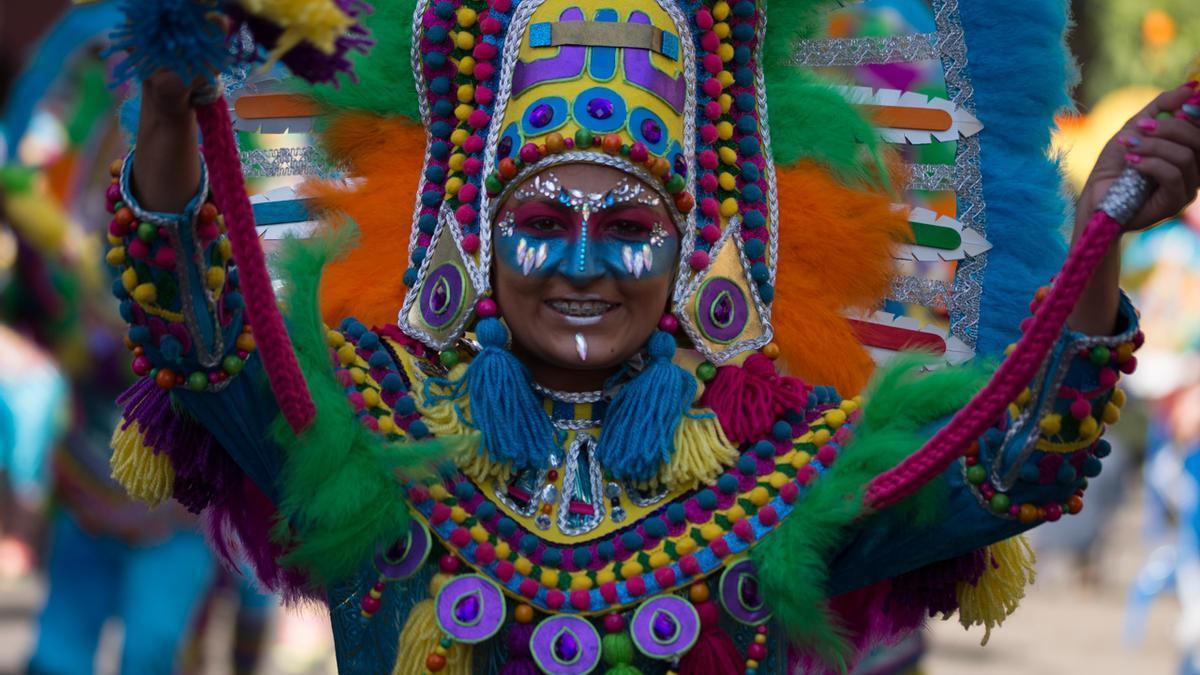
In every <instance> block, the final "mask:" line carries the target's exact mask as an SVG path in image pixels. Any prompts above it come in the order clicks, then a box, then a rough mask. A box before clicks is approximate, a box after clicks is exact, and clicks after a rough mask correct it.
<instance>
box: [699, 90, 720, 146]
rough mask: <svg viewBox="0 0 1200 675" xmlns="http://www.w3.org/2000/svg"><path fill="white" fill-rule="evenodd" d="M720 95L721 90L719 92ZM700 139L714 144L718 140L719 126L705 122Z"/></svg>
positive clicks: (708, 143) (701, 128)
mask: <svg viewBox="0 0 1200 675" xmlns="http://www.w3.org/2000/svg"><path fill="white" fill-rule="evenodd" d="M717 94H718V95H720V92H717ZM700 140H701V141H703V142H704V143H705V144H707V145H712V144H713V143H716V142H717V126H716V125H715V124H705V125H704V126H702V127H700Z"/></svg>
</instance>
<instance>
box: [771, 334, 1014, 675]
mask: <svg viewBox="0 0 1200 675" xmlns="http://www.w3.org/2000/svg"><path fill="white" fill-rule="evenodd" d="M930 362H931V358H930V357H929V356H928V355H926V354H905V355H901V356H898V357H896V358H895V359H894V360H893V361H892V362H891V363H890V364H889V365H888V366H887V367H886V369H884V370H882V371H881V372H879V373H878V374H877V375H876V376H875V378H874V379H873V380H872V384H871V386H870V387H869V388H868V390H867V393H866V394H865V395H864V400H865V401H866V403H865V407H864V408H863V413H862V416H861V418H860V419H859V421H858V423H857V424H856V425H855V427H854V435H853V437H852V440H851V442H850V443H848V444H847V446H846V447H845V448H844V449H843V450H842V451H841V453H840V454H839V455H838V458H837V462H836V463H835V464H834V465H833V467H832V468H831V469H830V470H829V471H826V472H825V473H824V474H822V475H821V476H820V477H819V478H817V479H816V481H814V482H813V483H812V487H811V488H809V490H808V492H807V494H806V495H804V496H803V497H801V499H800V501H798V502H797V506H796V509H795V511H793V512H792V513H791V515H789V516H788V518H787V520H785V521H784V522H783V523H782V524H781V525H780V526H779V527H778V528H777V529H776V530H775V532H773V533H772V534H771V536H769V537H766V538H765V539H763V540H762V541H761V542H760V543H759V544H758V545H756V546H755V547H754V548H753V549H751V551H750V557H751V559H752V560H753V561H754V565H755V567H756V568H757V573H758V580H759V584H760V586H761V587H762V596H763V597H764V598H766V599H767V602H768V603H769V604H770V605H771V609H772V611H773V612H774V617H775V619H776V625H779V626H782V627H784V629H785V630H787V631H788V634H787V637H788V639H789V640H790V641H791V642H793V643H794V644H797V645H798V646H801V647H803V648H805V649H808V650H810V651H811V652H813V653H814V654H816V655H817V656H818V657H820V658H821V659H822V660H823V661H824V662H825V663H826V665H828V666H829V667H831V668H835V669H837V670H838V671H840V672H845V671H846V664H847V659H848V658H849V657H850V656H851V655H853V647H852V645H851V644H850V642H849V640H848V636H847V635H846V634H845V631H844V630H843V629H842V627H841V626H839V625H838V623H837V622H836V620H835V618H834V617H833V616H832V615H831V614H830V612H829V609H828V606H827V604H826V599H827V598H826V586H827V582H828V580H829V562H830V561H831V560H833V558H834V557H835V555H836V554H837V553H838V552H839V551H840V550H841V549H842V548H843V547H844V546H845V545H846V544H847V543H848V542H849V541H850V539H851V538H852V537H853V535H854V532H855V531H856V529H857V528H858V527H861V525H862V523H861V522H860V521H862V519H863V518H865V517H867V516H869V515H871V513H870V511H869V510H868V509H867V508H866V506H865V505H864V504H863V499H862V496H863V492H864V490H865V489H866V486H867V484H868V483H870V482H871V480H872V479H873V478H875V476H877V475H879V474H880V473H883V472H884V471H886V470H888V469H890V468H892V467H893V466H895V465H897V464H898V463H900V461H901V460H903V459H904V458H906V457H908V456H909V455H910V454H912V453H913V452H914V451H916V450H917V449H918V448H920V447H921V446H922V445H923V444H924V442H925V441H926V440H927V439H928V437H929V436H930V435H931V431H932V430H931V426H933V425H935V424H936V423H938V422H941V421H944V420H945V418H946V417H947V416H948V415H949V414H951V413H952V412H954V411H956V410H958V409H959V408H961V407H962V406H964V405H966V403H967V401H968V400H970V398H971V396H973V395H974V394H975V392H976V391H978V390H979V389H980V388H981V387H982V386H983V385H984V384H985V383H986V382H987V379H988V377H989V375H990V372H991V368H990V367H988V366H986V365H980V364H972V365H967V366H959V367H953V368H951V367H946V368H941V369H939V370H935V371H932V372H929V373H922V372H921V368H922V366H924V365H927V364H929V363H930ZM946 491H947V486H946V485H945V482H944V481H942V480H937V481H934V482H933V483H931V484H930V485H929V486H927V487H926V488H925V489H924V490H922V491H921V492H919V493H917V494H916V495H914V496H913V497H911V498H910V499H909V500H907V501H905V502H902V503H901V504H899V505H897V506H895V507H894V509H900V510H902V511H903V517H904V519H905V520H906V521H907V522H910V523H915V524H916V526H920V525H921V524H923V523H930V522H933V521H934V520H936V518H937V517H938V516H939V511H940V509H941V507H942V505H944V504H945V502H946V497H947V494H946Z"/></svg>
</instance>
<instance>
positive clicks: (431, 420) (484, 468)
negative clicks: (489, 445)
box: [401, 356, 512, 485]
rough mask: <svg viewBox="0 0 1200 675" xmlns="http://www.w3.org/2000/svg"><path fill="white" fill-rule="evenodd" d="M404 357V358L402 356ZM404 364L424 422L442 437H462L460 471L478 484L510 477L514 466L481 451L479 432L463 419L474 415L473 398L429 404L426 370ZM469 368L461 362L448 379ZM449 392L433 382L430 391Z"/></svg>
mask: <svg viewBox="0 0 1200 675" xmlns="http://www.w3.org/2000/svg"><path fill="white" fill-rule="evenodd" d="M401 358H402V359H404V358H405V357H404V356H401ZM405 365H406V366H410V367H406V368H405V371H406V372H407V373H408V374H409V377H410V378H411V379H412V383H413V393H414V398H415V399H416V401H417V412H418V413H420V414H421V419H422V420H424V421H425V425H426V426H427V427H429V431H431V432H432V433H433V434H434V435H435V436H437V437H439V438H451V437H458V438H462V439H463V444H462V446H461V447H459V448H458V449H457V450H456V451H455V452H454V463H455V464H457V465H458V468H459V470H461V471H462V472H463V473H464V474H466V475H467V476H468V477H469V478H470V479H471V480H472V481H474V482H475V484H476V485H486V484H487V483H488V482H490V481H492V480H499V481H502V482H503V481H506V480H508V479H509V476H510V475H511V474H512V468H511V467H510V466H509V465H507V464H499V463H497V462H493V461H492V460H490V459H488V458H487V457H486V456H485V455H484V454H483V453H481V452H479V434H478V433H476V432H475V430H474V429H472V428H470V427H469V426H467V425H466V424H465V423H464V422H463V420H462V418H463V416H466V417H468V418H469V417H470V415H471V401H470V397H468V396H467V395H466V394H464V395H462V396H460V397H458V398H455V399H449V400H441V401H438V402H436V403H430V402H429V401H428V400H426V399H425V398H424V388H425V380H426V379H427V378H426V375H425V373H423V372H421V369H420V368H419V367H417V366H416V365H415V364H405ZM466 370H467V364H465V363H460V364H458V365H457V366H454V368H452V369H451V370H450V372H449V373H448V374H447V375H446V378H447V379H449V380H456V381H457V380H459V379H461V378H462V377H463V375H464V373H466ZM447 392H448V390H447V388H446V387H443V386H437V385H433V386H431V387H430V393H433V394H439V395H445V394H446V393H447ZM459 413H461V415H460V414H459Z"/></svg>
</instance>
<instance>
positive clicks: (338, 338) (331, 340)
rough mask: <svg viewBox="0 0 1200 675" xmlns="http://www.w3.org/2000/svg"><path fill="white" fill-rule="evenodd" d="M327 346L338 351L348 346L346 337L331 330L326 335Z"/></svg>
mask: <svg viewBox="0 0 1200 675" xmlns="http://www.w3.org/2000/svg"><path fill="white" fill-rule="evenodd" d="M325 344H327V345H329V346H330V347H333V348H334V349H337V348H338V347H341V346H342V345H344V344H346V336H344V335H342V334H341V333H339V332H337V331H336V330H331V331H329V332H327V333H325Z"/></svg>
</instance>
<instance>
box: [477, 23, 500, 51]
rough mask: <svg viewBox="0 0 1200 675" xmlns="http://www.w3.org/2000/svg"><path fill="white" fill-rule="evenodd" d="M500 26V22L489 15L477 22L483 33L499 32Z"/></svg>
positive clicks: (492, 33)
mask: <svg viewBox="0 0 1200 675" xmlns="http://www.w3.org/2000/svg"><path fill="white" fill-rule="evenodd" d="M500 28H501V24H500V22H499V21H497V20H496V19H493V18H492V17H490V16H489V17H488V18H486V19H484V20H483V21H480V22H479V31H480V32H481V33H483V34H484V35H495V34H496V33H499V32H500ZM489 58H490V57H489Z"/></svg>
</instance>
